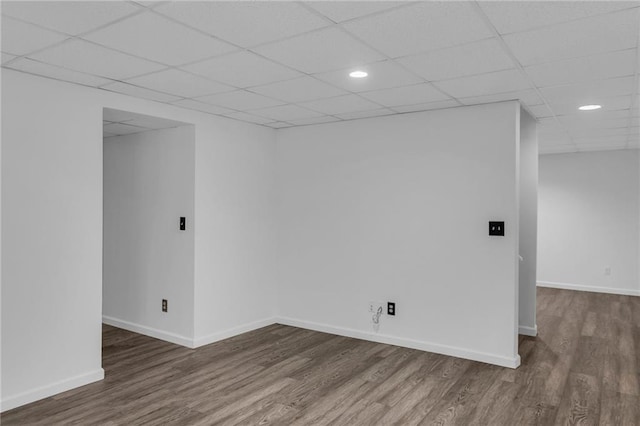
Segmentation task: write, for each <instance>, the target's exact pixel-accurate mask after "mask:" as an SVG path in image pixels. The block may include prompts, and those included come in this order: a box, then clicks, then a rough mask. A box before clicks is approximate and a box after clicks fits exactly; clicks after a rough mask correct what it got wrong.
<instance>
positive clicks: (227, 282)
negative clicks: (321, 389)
mask: <svg viewBox="0 0 640 426" xmlns="http://www.w3.org/2000/svg"><path fill="white" fill-rule="evenodd" d="M103 107H108V108H114V109H120V110H125V111H131V112H137V113H141V114H147V115H152V116H157V117H161V118H168V119H173V120H177V121H182V122H187V123H193V124H194V125H195V139H196V141H195V151H196V156H197V157H198V158H196V168H197V169H198V168H200V169H202V168H215V170H208V171H206V170H196V177H195V186H196V188H195V194H196V196H195V198H196V199H195V217H196V219H195V221H197V226H198V229H200V230H201V231H199V233H200V234H201V236H200V237H196V238H195V287H194V297H195V298H200V297H202V298H203V300H202V301H201V302H200V301H199V303H198V304H195V307H196V313H195V317H196V318H206V316H207V315H216V319H218V321H216V322H214V323H212V324H209V326H208V330H206V332H207V333H208V338H209V339H213V338H215V337H216V336H218V337H219V336H224V335H228V334H233V333H235V332H237V331H238V330H242V329H246V328H248V327H251V326H252V325H255V324H260V323H264V322H268V321H269V320H271V319H272V315H273V308H272V307H270V308H268V309H267V308H265V305H266V304H269V303H270V302H269V299H268V297H267V295H270V296H271V297H273V295H272V293H269V292H268V291H267V290H266V289H268V288H273V287H274V286H275V284H274V283H275V277H274V276H271V275H269V274H270V273H271V271H272V269H270V268H269V267H267V266H266V264H267V263H268V262H270V261H271V260H272V257H271V256H273V252H274V247H275V240H271V241H269V239H270V238H274V236H273V234H272V233H270V232H267V231H265V227H266V226H267V224H269V221H270V220H271V218H272V216H270V215H265V209H267V208H268V206H265V205H264V204H265V203H264V202H262V201H255V204H253V202H250V201H249V200H253V199H254V197H257V198H258V199H260V200H263V198H262V197H264V195H263V192H264V191H267V190H268V189H269V188H272V183H273V182H274V176H273V165H272V164H269V162H270V161H272V160H273V155H272V154H271V153H272V152H273V150H274V145H275V131H273V130H272V129H267V128H263V127H258V126H254V125H251V124H246V123H241V122H238V121H234V120H228V119H224V118H219V117H214V116H211V115H209V114H204V113H198V112H195V111H190V110H185V109H181V108H175V107H172V106H169V105H164V104H159V103H155V102H151V101H146V100H142V99H136V98H131V97H127V96H123V95H119V94H116V93H111V92H106V91H101V90H96V89H90V88H85V87H81V86H78V85H72V84H67V83H61V82H56V81H53V80H49V79H45V78H40V77H34V76H30V75H27V74H23V73H18V72H14V71H10V70H6V69H3V70H2V150H3V152H2V208H3V211H2V228H3V234H2V264H3V268H2V293H3V294H2V373H3V375H2V410H7V409H9V408H12V407H15V406H18V405H21V404H25V403H27V402H31V401H34V400H36V399H39V398H43V397H46V396H49V395H52V394H55V393H58V392H61V391H63V390H66V389H70V388H73V387H76V386H79V385H82V384H84V383H88V382H91V381H94V380H99V379H100V378H101V377H102V369H101V367H100V365H101V311H102V300H101V299H102V266H101V265H102V109H103ZM263 154H264V157H262V155H263ZM201 155H202V158H199V156H201ZM251 166H256V168H255V169H254V170H253V171H252V173H251V175H250V177H246V178H244V177H241V175H242V173H243V171H242V170H241V169H242V168H244V167H246V168H248V167H251ZM238 168H240V170H239V169H238ZM202 194H208V196H207V197H203V196H202ZM238 200H244V203H240V202H238ZM230 205H232V206H233V207H229V206H230ZM255 206H261V207H262V208H258V209H255V210H251V209H249V207H255ZM238 212H241V213H242V215H241V216H233V217H230V216H232V215H233V214H234V213H238ZM194 223H195V222H194ZM269 226H270V227H271V228H273V226H272V224H269ZM230 228H231V229H230ZM256 229H259V230H261V231H262V232H258V233H253V232H252V231H254V230H256ZM239 236H241V237H242V240H241V243H237V242H236V240H239V238H237V237H239ZM234 244H237V246H234ZM230 247H231V248H233V247H244V248H245V249H246V250H244V251H242V250H230ZM247 252H250V254H251V255H250V256H249V255H247ZM258 259H264V260H263V261H262V262H259V261H258ZM253 267H256V269H255V270H253V271H250V272H247V271H246V270H242V269H241V268H245V269H251V268H253ZM258 274H259V276H258ZM265 288H266V289H265ZM247 294H251V295H256V297H255V298H251V299H247V300H244V299H243V297H244V296H245V295H247ZM260 296H264V297H265V299H260V298H259V297H260ZM238 299H240V300H242V301H243V302H244V305H243V306H242V308H239V309H237V310H236V311H234V312H233V315H230V316H228V317H225V318H221V316H222V313H226V312H227V311H225V310H223V309H222V308H221V307H220V305H219V304H220V303H224V302H225V301H226V300H238ZM170 309H171V306H170ZM198 309H206V310H207V311H215V312H216V314H210V313H209V312H206V313H199V312H198ZM225 309H226V308H225ZM261 315H262V316H264V318H261V319H259V318H260V316H261ZM260 321H262V322H260ZM195 333H196V334H195V341H194V345H197V344H198V343H199V342H201V341H202V339H199V336H200V335H201V334H198V327H197V325H196V329H195ZM212 336H213V337H212Z"/></svg>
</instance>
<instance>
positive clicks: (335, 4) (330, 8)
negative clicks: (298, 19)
mask: <svg viewBox="0 0 640 426" xmlns="http://www.w3.org/2000/svg"><path fill="white" fill-rule="evenodd" d="M307 4H308V5H309V6H311V7H312V8H314V9H315V10H317V11H318V12H320V13H322V14H323V15H324V16H326V17H327V18H329V19H331V20H332V21H333V22H344V21H348V20H350V19H354V18H359V17H361V16H365V15H370V14H372V13H376V12H380V11H382V10H386V9H390V8H392V7H398V6H400V5H403V4H407V3H406V2H401V1H309V2H307Z"/></svg>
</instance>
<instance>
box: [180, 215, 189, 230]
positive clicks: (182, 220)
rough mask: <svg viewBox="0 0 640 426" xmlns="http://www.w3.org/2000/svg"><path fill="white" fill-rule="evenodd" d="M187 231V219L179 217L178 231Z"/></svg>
mask: <svg viewBox="0 0 640 426" xmlns="http://www.w3.org/2000/svg"><path fill="white" fill-rule="evenodd" d="M186 229H187V218H186V217H181V218H180V230H181V231H184V230H186Z"/></svg>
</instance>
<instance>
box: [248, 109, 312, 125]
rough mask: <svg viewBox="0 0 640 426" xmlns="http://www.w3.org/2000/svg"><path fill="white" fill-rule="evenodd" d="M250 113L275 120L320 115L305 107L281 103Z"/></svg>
mask: <svg viewBox="0 0 640 426" xmlns="http://www.w3.org/2000/svg"><path fill="white" fill-rule="evenodd" d="M251 113H252V114H255V115H259V116H261V117H266V118H271V119H272V120H277V121H288V120H298V119H301V118H311V117H320V116H321V115H322V114H319V113H317V112H315V111H311V110H308V109H305V108H301V107H299V106H296V105H282V106H276V107H270V108H263V109H257V110H254V111H251Z"/></svg>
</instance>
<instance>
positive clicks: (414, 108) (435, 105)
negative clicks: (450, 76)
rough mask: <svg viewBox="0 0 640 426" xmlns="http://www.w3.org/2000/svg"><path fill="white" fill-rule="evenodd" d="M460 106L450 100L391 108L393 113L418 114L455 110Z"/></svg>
mask: <svg viewBox="0 0 640 426" xmlns="http://www.w3.org/2000/svg"><path fill="white" fill-rule="evenodd" d="M459 106H460V104H459V103H458V102H457V101H455V100H453V99H451V100H447V101H437V102H427V103H422V104H414V105H401V106H395V107H393V110H394V111H397V112H400V113H405V112H419V111H430V110H433V109H443V108H455V107H459Z"/></svg>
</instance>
